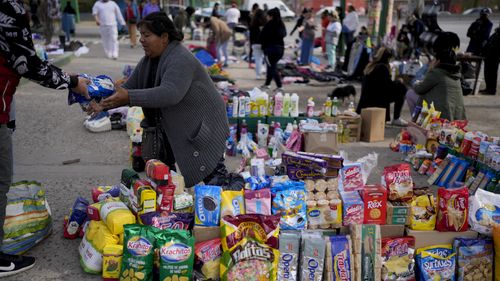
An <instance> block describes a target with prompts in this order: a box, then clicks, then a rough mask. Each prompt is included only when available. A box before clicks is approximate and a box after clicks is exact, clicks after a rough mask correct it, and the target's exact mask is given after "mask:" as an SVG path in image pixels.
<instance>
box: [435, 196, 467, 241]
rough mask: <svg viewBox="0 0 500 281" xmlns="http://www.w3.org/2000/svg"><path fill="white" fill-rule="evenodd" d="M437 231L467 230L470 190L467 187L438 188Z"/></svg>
mask: <svg viewBox="0 0 500 281" xmlns="http://www.w3.org/2000/svg"><path fill="white" fill-rule="evenodd" d="M437 205H438V214H437V221H436V230H437V231H455V232H461V231H466V230H467V226H468V225H467V216H468V210H469V191H468V189H467V187H461V188H453V189H444V188H440V189H438V204H437Z"/></svg>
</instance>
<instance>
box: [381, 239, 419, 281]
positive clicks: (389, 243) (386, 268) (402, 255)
mask: <svg viewBox="0 0 500 281" xmlns="http://www.w3.org/2000/svg"><path fill="white" fill-rule="evenodd" d="M414 256H415V238H413V237H411V236H408V237H386V238H382V281H389V280H391V281H392V280H398V281H415V280H416V279H415V270H414V268H415V260H414V258H413V257H414ZM395 264H397V265H399V268H395V266H394V265H395ZM395 269H397V270H395ZM402 269H404V270H402Z"/></svg>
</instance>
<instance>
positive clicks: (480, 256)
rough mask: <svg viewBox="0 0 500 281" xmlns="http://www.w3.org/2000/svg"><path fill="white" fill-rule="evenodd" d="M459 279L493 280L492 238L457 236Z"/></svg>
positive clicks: (463, 280)
mask: <svg viewBox="0 0 500 281" xmlns="http://www.w3.org/2000/svg"><path fill="white" fill-rule="evenodd" d="M453 249H454V250H455V253H456V254H457V263H458V266H457V281H472V280H492V278H493V241H492V240H491V239H472V238H456V239H455V241H454V242H453Z"/></svg>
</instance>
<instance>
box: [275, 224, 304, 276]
mask: <svg viewBox="0 0 500 281" xmlns="http://www.w3.org/2000/svg"><path fill="white" fill-rule="evenodd" d="M279 250H280V259H279V263H278V280H280V281H281V280H283V281H287V280H288V281H297V280H298V279H297V278H298V276H297V274H298V270H299V250H300V234H299V233H298V232H282V233H281V235H280V248H279Z"/></svg>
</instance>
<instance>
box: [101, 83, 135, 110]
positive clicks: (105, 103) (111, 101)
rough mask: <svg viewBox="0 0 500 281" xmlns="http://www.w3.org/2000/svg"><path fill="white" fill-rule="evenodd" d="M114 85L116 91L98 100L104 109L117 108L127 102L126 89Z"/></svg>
mask: <svg viewBox="0 0 500 281" xmlns="http://www.w3.org/2000/svg"><path fill="white" fill-rule="evenodd" d="M115 86H116V93H114V94H113V95H112V96H110V97H109V98H107V99H104V100H102V101H101V102H100V105H101V106H102V107H103V108H105V109H111V108H117V107H120V106H125V105H128V104H129V98H128V91H127V90H126V89H125V88H122V87H121V86H120V85H115Z"/></svg>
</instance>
